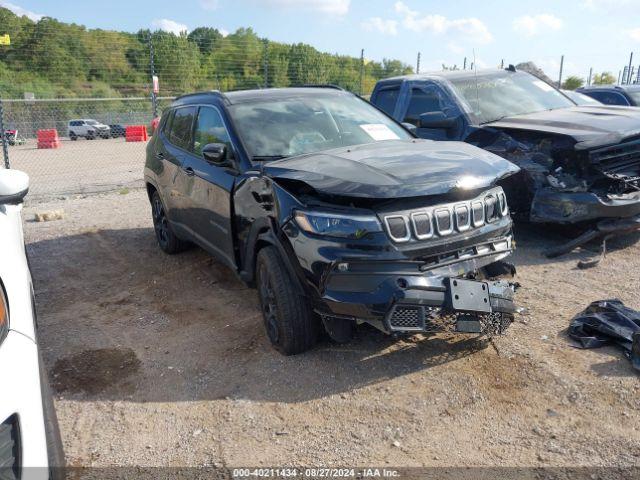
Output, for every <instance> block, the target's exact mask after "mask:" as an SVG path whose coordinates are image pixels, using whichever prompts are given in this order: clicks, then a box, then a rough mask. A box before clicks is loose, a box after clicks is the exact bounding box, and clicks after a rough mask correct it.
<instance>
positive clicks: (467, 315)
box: [315, 237, 516, 334]
mask: <svg viewBox="0 0 640 480" xmlns="http://www.w3.org/2000/svg"><path fill="white" fill-rule="evenodd" d="M492 248H493V250H492V258H491V260H490V261H489V259H488V258H487V262H486V263H485V262H482V260H481V259H478V258H477V257H476V258H471V259H468V260H461V259H458V261H457V262H455V263H450V264H449V265H444V266H440V267H439V268H437V269H432V270H427V271H424V270H423V264H422V263H421V262H411V261H403V262H398V261H385V262H357V261H355V262H336V264H335V265H334V267H333V268H332V269H331V273H330V274H329V275H328V276H327V277H326V279H325V282H324V288H323V291H322V295H321V298H320V299H319V301H316V305H315V310H316V312H317V313H319V314H320V315H321V316H323V317H329V318H338V319H344V320H351V321H355V322H357V323H368V324H370V325H373V326H374V327H376V328H378V329H380V330H382V331H383V332H386V333H401V332H435V331H453V332H461V333H463V332H464V333H478V334H500V333H503V332H504V331H505V330H506V328H507V327H508V326H509V325H510V324H511V322H512V320H513V314H514V313H515V311H516V305H515V303H514V299H513V297H514V292H515V287H516V284H514V283H511V282H509V281H507V280H502V279H497V278H496V277H495V276H493V275H491V273H489V272H487V273H489V274H488V275H484V276H481V277H478V278H475V279H469V278H464V276H465V274H467V273H468V272H473V271H478V272H484V268H485V267H486V268H489V267H490V266H491V267H495V265H508V264H503V263H502V262H500V261H498V262H496V259H497V258H504V257H506V256H507V255H508V254H509V253H510V252H511V248H512V246H511V238H510V237H509V238H508V239H507V240H505V241H504V244H503V245H502V246H500V245H497V246H494V247H492ZM499 248H503V249H504V250H503V251H504V255H502V254H501V253H500V251H498V250H496V249H499ZM421 267H422V268H421ZM502 270H504V271H506V270H510V268H506V269H502ZM510 273H514V272H513V270H512V269H511V270H510Z"/></svg>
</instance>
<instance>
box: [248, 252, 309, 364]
mask: <svg viewBox="0 0 640 480" xmlns="http://www.w3.org/2000/svg"><path fill="white" fill-rule="evenodd" d="M256 277H257V278H256V281H257V284H258V296H259V297H260V306H261V308H262V317H263V319H264V325H265V328H266V330H267V336H268V337H269V340H270V341H271V344H272V345H273V347H274V348H275V349H276V350H278V351H279V352H280V353H282V354H283V355H295V354H296V353H302V352H304V351H306V350H309V349H310V348H311V347H313V346H314V345H315V343H316V341H317V339H318V333H319V330H320V328H319V327H320V322H319V320H318V318H317V316H316V315H315V314H314V313H313V311H312V310H311V308H310V306H309V304H308V302H307V300H306V299H305V298H301V296H300V294H299V293H298V291H297V289H296V288H295V283H294V282H297V279H295V278H292V276H291V275H290V274H289V271H288V270H287V268H286V267H285V265H284V262H283V261H282V258H281V257H280V254H279V252H278V250H277V249H276V248H275V247H272V246H269V247H265V248H263V249H262V250H260V253H258V259H257V261H256Z"/></svg>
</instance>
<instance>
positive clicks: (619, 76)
mask: <svg viewBox="0 0 640 480" xmlns="http://www.w3.org/2000/svg"><path fill="white" fill-rule="evenodd" d="M624 68H627V67H624ZM621 80H622V70H618V85H620V81H621Z"/></svg>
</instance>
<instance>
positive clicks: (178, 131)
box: [169, 107, 196, 150]
mask: <svg viewBox="0 0 640 480" xmlns="http://www.w3.org/2000/svg"><path fill="white" fill-rule="evenodd" d="M195 115H196V107H182V108H177V109H176V113H174V115H173V121H172V122H171V132H170V133H169V141H170V142H171V143H172V144H173V145H175V146H176V147H179V148H183V149H185V150H189V149H190V147H191V140H192V138H191V131H192V128H193V119H194V117H195Z"/></svg>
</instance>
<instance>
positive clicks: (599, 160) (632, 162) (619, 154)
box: [590, 140, 640, 182]
mask: <svg viewBox="0 0 640 480" xmlns="http://www.w3.org/2000/svg"><path fill="white" fill-rule="evenodd" d="M590 157H591V161H592V162H593V164H594V165H595V167H596V168H597V169H598V170H600V172H602V173H603V174H604V175H606V176H607V177H610V178H613V179H629V180H631V181H636V182H637V181H638V179H639V178H640V140H635V141H632V142H626V143H621V144H619V145H614V146H612V147H605V148H599V149H597V150H592V151H591V152H590Z"/></svg>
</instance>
